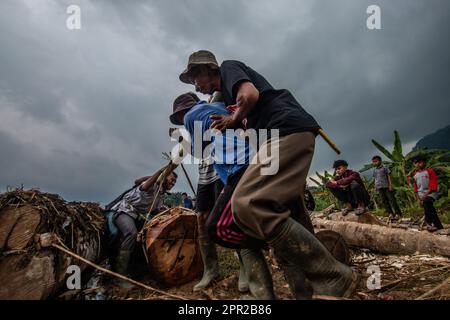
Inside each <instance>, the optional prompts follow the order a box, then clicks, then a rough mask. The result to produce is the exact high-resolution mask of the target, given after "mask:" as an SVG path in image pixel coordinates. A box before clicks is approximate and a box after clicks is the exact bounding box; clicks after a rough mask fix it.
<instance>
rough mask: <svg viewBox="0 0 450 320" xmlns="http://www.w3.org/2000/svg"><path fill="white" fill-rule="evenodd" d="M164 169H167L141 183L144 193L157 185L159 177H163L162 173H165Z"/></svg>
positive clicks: (157, 172) (162, 169)
mask: <svg viewBox="0 0 450 320" xmlns="http://www.w3.org/2000/svg"><path fill="white" fill-rule="evenodd" d="M164 169H165V167H164V168H161V169H159V170H158V171H156V173H155V174H154V175H152V176H148V177H145V178H147V179H145V180H144V181H143V182H141V183H140V185H141V189H142V190H144V191H148V190H149V189H150V188H151V187H152V186H153V185H154V184H155V183H156V181H157V180H158V177H159V176H160V175H161V173H162V172H163V171H164Z"/></svg>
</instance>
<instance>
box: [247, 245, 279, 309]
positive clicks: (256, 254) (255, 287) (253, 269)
mask: <svg viewBox="0 0 450 320" xmlns="http://www.w3.org/2000/svg"><path fill="white" fill-rule="evenodd" d="M240 256H241V259H242V264H243V266H244V269H245V273H246V275H247V278H248V287H249V290H250V293H251V294H252V298H253V299H256V300H275V294H274V291H273V283H272V275H271V274H270V271H269V268H268V266H267V263H266V259H265V257H264V255H263V253H262V250H261V249H241V252H240ZM244 298H245V297H244ZM247 298H248V297H247Z"/></svg>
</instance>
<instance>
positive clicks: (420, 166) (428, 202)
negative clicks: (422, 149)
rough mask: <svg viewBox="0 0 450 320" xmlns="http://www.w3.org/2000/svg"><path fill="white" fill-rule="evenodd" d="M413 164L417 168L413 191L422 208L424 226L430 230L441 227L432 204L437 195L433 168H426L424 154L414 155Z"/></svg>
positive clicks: (436, 181) (436, 180)
mask: <svg viewBox="0 0 450 320" xmlns="http://www.w3.org/2000/svg"><path fill="white" fill-rule="evenodd" d="M413 164H414V166H415V167H416V169H417V171H416V173H415V174H414V193H415V194H416V199H417V202H418V203H419V205H420V206H422V207H423V209H424V214H425V223H426V228H427V230H428V231H430V232H434V231H436V230H438V229H443V228H444V227H443V226H442V223H441V221H440V220H439V217H438V214H437V211H436V208H435V207H434V204H433V203H434V201H436V199H437V198H438V196H439V194H438V179H437V175H436V173H435V172H434V170H433V169H431V168H426V159H425V157H424V156H417V157H415V158H414V159H413Z"/></svg>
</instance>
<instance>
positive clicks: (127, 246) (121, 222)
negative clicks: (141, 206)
mask: <svg viewBox="0 0 450 320" xmlns="http://www.w3.org/2000/svg"><path fill="white" fill-rule="evenodd" d="M114 223H115V224H116V226H117V229H119V231H120V233H121V239H120V247H119V250H125V251H133V250H134V247H135V246H136V241H137V234H138V232H139V231H140V230H141V228H142V226H143V224H144V221H143V220H140V219H133V218H132V217H130V216H129V215H127V214H126V213H119V214H118V215H117V217H116V219H115V220H114Z"/></svg>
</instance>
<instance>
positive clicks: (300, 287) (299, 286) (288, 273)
mask: <svg viewBox="0 0 450 320" xmlns="http://www.w3.org/2000/svg"><path fill="white" fill-rule="evenodd" d="M274 254H275V258H276V259H277V262H278V263H279V265H280V267H281V269H282V270H283V273H284V277H285V279H286V282H287V283H288V285H289V288H290V290H291V293H292V296H293V297H294V299H296V300H311V299H312V295H313V288H312V286H311V283H310V282H309V281H308V280H307V279H306V277H305V274H304V273H303V270H302V269H300V268H299V267H298V266H297V265H295V264H293V263H291V262H289V261H286V260H284V259H283V258H282V257H280V255H278V254H277V252H276V251H274Z"/></svg>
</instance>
